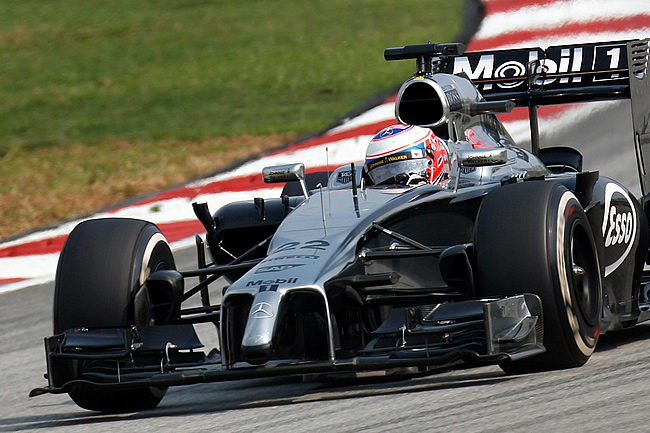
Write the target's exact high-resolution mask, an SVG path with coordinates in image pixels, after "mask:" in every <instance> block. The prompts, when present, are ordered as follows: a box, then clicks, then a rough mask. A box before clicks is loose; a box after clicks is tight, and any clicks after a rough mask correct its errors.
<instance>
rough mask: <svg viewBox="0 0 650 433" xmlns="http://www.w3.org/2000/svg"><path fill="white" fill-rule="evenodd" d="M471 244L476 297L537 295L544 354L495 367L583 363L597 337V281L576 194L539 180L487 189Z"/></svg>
mask: <svg viewBox="0 0 650 433" xmlns="http://www.w3.org/2000/svg"><path fill="white" fill-rule="evenodd" d="M475 247H476V248H475V251H476V263H477V269H478V277H477V278H478V290H479V292H480V295H481V296H491V297H499V296H507V295H515V294H520V293H534V294H536V295H537V296H539V297H540V299H541V300H542V309H543V321H544V339H543V343H544V346H545V347H546V353H544V354H541V355H537V356H534V357H530V358H524V359H521V360H519V361H515V362H513V361H505V362H502V363H500V366H501V367H502V368H503V369H504V370H505V371H506V372H508V373H524V372H533V371H543V370H552V369H561V368H571V367H578V366H581V365H583V364H584V363H585V362H587V360H588V359H589V357H590V356H591V354H592V353H593V351H594V349H595V347H596V343H597V340H598V335H599V324H600V316H601V309H602V278H601V270H600V264H599V261H598V255H597V252H596V246H595V242H594V237H593V234H592V231H591V227H590V225H589V221H588V219H587V216H586V215H585V212H584V210H583V209H582V206H581V205H580V203H579V201H578V200H577V198H576V197H575V195H574V194H573V193H572V192H571V191H569V190H568V189H567V188H566V187H564V186H563V185H561V184H559V183H555V182H550V181H541V180H540V181H529V182H524V183H521V184H512V185H505V186H503V187H499V188H497V189H495V190H493V191H491V192H490V193H489V194H488V196H487V197H486V198H485V199H484V201H483V203H482V204H481V208H480V210H479V213H478V216H477V222H476V231H475Z"/></svg>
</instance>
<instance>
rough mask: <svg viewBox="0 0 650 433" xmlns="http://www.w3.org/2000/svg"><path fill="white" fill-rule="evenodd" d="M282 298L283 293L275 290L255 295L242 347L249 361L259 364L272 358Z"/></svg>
mask: <svg viewBox="0 0 650 433" xmlns="http://www.w3.org/2000/svg"><path fill="white" fill-rule="evenodd" d="M281 300H282V295H280V294H279V293H277V292H273V291H265V292H260V293H258V294H257V296H255V299H254V300H253V305H252V306H251V309H250V311H249V313H248V321H247V323H246V330H245V331H244V337H243V339H242V347H241V351H242V354H243V355H244V358H245V359H246V361H247V362H250V363H251V364H255V365H259V364H263V363H265V362H266V361H268V360H269V359H270V358H271V353H272V351H273V332H274V330H275V324H276V322H277V319H278V311H279V306H280V302H281Z"/></svg>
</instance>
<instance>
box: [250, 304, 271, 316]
mask: <svg viewBox="0 0 650 433" xmlns="http://www.w3.org/2000/svg"><path fill="white" fill-rule="evenodd" d="M274 314H275V312H274V311H273V307H272V306H271V304H269V303H268V302H258V303H257V304H255V305H253V307H252V308H251V317H252V318H253V319H270V318H272V317H273V315H274Z"/></svg>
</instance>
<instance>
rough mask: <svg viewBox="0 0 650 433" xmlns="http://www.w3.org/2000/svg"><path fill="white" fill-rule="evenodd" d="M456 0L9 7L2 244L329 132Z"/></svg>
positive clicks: (4, 22) (173, 0)
mask: <svg viewBox="0 0 650 433" xmlns="http://www.w3.org/2000/svg"><path fill="white" fill-rule="evenodd" d="M462 4H463V1H461V0H430V1H428V2H422V1H416V0H399V1H398V0H395V1H387V0H349V1H342V0H329V1H325V0H311V1H304V0H238V1H235V0H221V1H219V0H214V1H207V0H186V1H181V0H93V1H78V0H2V1H1V2H0V239H3V238H6V237H8V236H13V235H16V234H18V233H21V232H24V231H27V230H29V229H32V228H34V227H38V226H43V225H45V224H49V223H56V222H58V221H60V220H63V219H67V218H73V217H76V216H78V215H80V214H84V213H87V212H92V211H94V210H96V209H98V208H102V207H105V206H108V205H110V204H113V203H116V202H119V201H121V200H124V199H126V198H130V197H133V196H136V195H138V194H142V193H145V192H149V191H155V190H159V189H162V188H166V187H169V186H170V185H174V184H178V183H181V182H184V181H186V180H187V179H191V178H193V177H197V176H201V175H203V174H206V173H209V172H212V171H214V170H216V169H219V168H221V167H224V166H225V165H227V164H229V163H232V162H233V161H236V160H239V159H241V158H244V157H246V156H247V155H251V154H254V153H258V152H262V151H265V150H268V149H271V148H275V147H278V146H280V145H281V144H283V143H286V142H287V141H288V140H291V139H294V138H296V137H299V136H301V135H303V134H307V133H312V132H316V131H319V130H321V129H322V128H324V127H326V126H328V125H330V124H331V123H332V122H333V121H335V120H336V119H338V118H340V117H341V116H343V115H344V114H346V113H348V112H350V111H351V110H354V109H356V108H358V107H359V106H360V105H361V104H363V103H365V102H366V101H368V100H369V99H370V98H372V97H373V96H375V95H377V94H378V93H381V92H384V91H386V90H390V89H392V88H394V87H396V86H397V85H399V84H400V83H401V82H402V81H403V80H404V79H405V78H407V77H409V76H410V75H411V74H412V73H413V70H414V67H415V65H414V62H413V61H403V62H390V63H389V62H386V61H385V60H384V59H383V50H384V48H386V47H392V46H400V45H406V44H413V43H422V42H426V41H428V40H431V41H439V42H450V41H453V38H454V37H455V35H457V34H458V33H459V31H460V25H461V22H460V19H461V9H462Z"/></svg>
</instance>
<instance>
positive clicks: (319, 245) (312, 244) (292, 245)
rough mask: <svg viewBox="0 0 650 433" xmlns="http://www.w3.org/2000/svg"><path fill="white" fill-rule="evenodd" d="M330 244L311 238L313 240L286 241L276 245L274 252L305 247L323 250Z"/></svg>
mask: <svg viewBox="0 0 650 433" xmlns="http://www.w3.org/2000/svg"><path fill="white" fill-rule="evenodd" d="M329 246H330V243H329V242H327V241H323V240H319V239H317V240H313V241H307V242H303V243H300V242H287V243H286V244H282V245H280V246H279V247H278V249H277V250H275V252H276V253H279V252H281V251H290V250H297V249H307V250H325V249H327V247H329Z"/></svg>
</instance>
